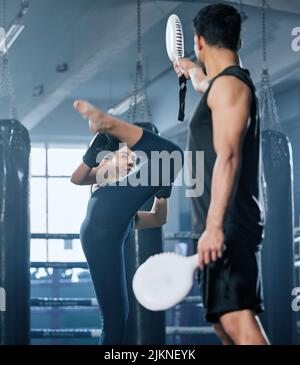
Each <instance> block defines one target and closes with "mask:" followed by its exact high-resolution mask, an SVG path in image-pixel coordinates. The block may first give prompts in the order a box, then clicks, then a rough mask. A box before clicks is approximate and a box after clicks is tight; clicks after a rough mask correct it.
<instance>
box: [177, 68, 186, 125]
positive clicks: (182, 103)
mask: <svg viewBox="0 0 300 365" xmlns="http://www.w3.org/2000/svg"><path fill="white" fill-rule="evenodd" d="M186 82H187V79H186V77H185V76H184V75H182V76H180V77H179V87H180V90H179V113H178V120H180V121H181V122H182V121H183V120H184V109H185V95H186Z"/></svg>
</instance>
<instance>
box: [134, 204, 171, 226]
mask: <svg viewBox="0 0 300 365" xmlns="http://www.w3.org/2000/svg"><path fill="white" fill-rule="evenodd" d="M167 216H168V200H167V199H163V198H161V199H158V198H155V199H154V202H153V205H152V208H151V210H150V211H149V212H145V211H139V212H137V219H136V221H135V226H134V228H135V229H145V228H155V227H161V226H162V225H164V224H166V223H167Z"/></svg>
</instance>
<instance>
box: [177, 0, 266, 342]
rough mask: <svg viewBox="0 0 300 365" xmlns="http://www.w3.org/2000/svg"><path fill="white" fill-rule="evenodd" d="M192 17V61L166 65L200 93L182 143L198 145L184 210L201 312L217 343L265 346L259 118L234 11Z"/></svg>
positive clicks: (216, 8) (210, 10) (224, 8)
mask: <svg viewBox="0 0 300 365" xmlns="http://www.w3.org/2000/svg"><path fill="white" fill-rule="evenodd" d="M193 23H194V30H195V34H194V49H195V54H196V57H197V60H198V61H199V64H200V66H199V65H198V64H195V63H193V62H191V61H190V60H188V59H185V58H181V59H179V60H178V61H177V62H176V63H175V64H174V68H175V71H176V73H177V75H178V76H181V75H182V73H184V74H185V76H186V78H188V79H191V82H192V84H193V87H194V89H195V90H196V91H198V92H201V93H203V97H202V99H201V101H200V102H199V104H198V106H197V108H196V109H195V112H194V114H193V116H192V118H191V121H190V124H189V137H188V146H189V148H188V149H189V150H190V151H192V154H193V153H195V152H196V151H204V192H203V194H202V196H200V197H195V198H192V212H193V229H194V231H195V232H196V233H199V234H200V238H199V240H198V242H197V251H198V255H199V267H200V269H201V284H202V290H203V294H202V297H203V305H204V311H205V316H206V319H207V320H208V321H209V322H211V323H212V325H213V327H214V329H215V331H216V334H217V335H218V336H219V338H220V339H221V341H222V343H223V344H253V345H254V344H255V345H258V344H261V345H265V344H268V339H267V337H266V335H265V333H264V331H263V329H262V326H261V324H260V322H259V320H258V318H257V314H258V313H260V312H262V311H263V302H262V294H261V290H262V287H261V273H260V257H259V254H260V252H259V251H260V244H261V240H262V237H263V221H262V214H261V213H262V212H261V209H260V207H259V179H260V174H259V171H260V169H259V145H260V141H259V138H260V136H259V118H258V117H257V99H256V97H255V87H254V85H253V83H252V80H251V78H250V74H249V71H248V70H246V69H243V68H241V67H240V65H239V57H238V50H239V48H240V44H241V40H240V33H241V17H240V14H239V13H238V11H237V10H236V9H235V8H234V7H232V6H229V5H224V4H217V5H211V6H208V7H205V8H203V9H202V10H201V11H200V12H199V13H198V14H197V16H196V17H195V18H194V21H193ZM192 162H193V164H192V166H193V167H192V168H193V176H196V174H195V173H194V170H195V169H196V168H197V166H195V158H193V161H192Z"/></svg>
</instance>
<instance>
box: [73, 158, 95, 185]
mask: <svg viewBox="0 0 300 365" xmlns="http://www.w3.org/2000/svg"><path fill="white" fill-rule="evenodd" d="M96 174H97V167H94V168H92V169H91V168H90V167H88V166H87V165H86V164H85V163H82V164H80V165H79V166H78V167H77V169H76V170H75V171H74V172H73V174H72V176H71V182H72V183H73V184H75V185H92V184H96V183H97V181H96Z"/></svg>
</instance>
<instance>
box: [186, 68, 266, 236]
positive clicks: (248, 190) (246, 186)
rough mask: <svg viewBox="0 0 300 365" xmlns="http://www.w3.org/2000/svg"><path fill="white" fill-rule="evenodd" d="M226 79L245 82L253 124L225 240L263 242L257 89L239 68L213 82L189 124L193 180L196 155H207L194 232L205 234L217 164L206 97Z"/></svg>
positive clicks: (194, 208) (195, 202)
mask: <svg viewBox="0 0 300 365" xmlns="http://www.w3.org/2000/svg"><path fill="white" fill-rule="evenodd" d="M224 75H230V76H235V77H237V78H238V79H240V80H241V81H243V82H245V83H246V84H247V85H248V86H249V88H250V89H251V91H252V93H253V101H252V105H251V122H250V125H249V127H248V130H247V132H246V135H245V139H244V143H243V148H242V159H241V165H240V169H239V173H238V174H237V177H236V181H235V184H236V185H235V188H234V194H233V196H232V198H231V201H230V204H229V208H228V209H227V212H226V216H225V220H224V231H225V237H226V235H227V236H229V237H230V236H231V234H235V233H236V232H237V230H238V232H239V233H241V232H242V233H243V232H244V233H246V234H247V235H248V234H249V233H252V234H253V235H254V237H255V238H256V239H258V240H261V238H262V235H263V221H262V214H261V210H260V207H259V203H258V201H259V179H260V175H259V145H260V131H259V116H258V113H257V110H258V107H257V105H258V104H257V103H258V101H257V98H256V95H255V86H254V85H253V82H252V80H251V77H250V73H249V71H248V70H246V69H243V68H241V67H239V66H230V67H228V68H226V69H225V70H224V71H223V72H221V73H220V74H219V75H217V76H216V77H215V78H213V79H212V80H210V85H209V87H208V89H207V90H206V92H205V93H204V94H203V97H202V99H201V101H200V102H199V104H198V105H197V107H196V109H195V111H194V114H193V115H192V118H191V120H190V124H189V136H188V150H189V151H191V154H192V157H193V159H192V171H191V172H192V176H193V177H195V176H196V173H195V168H196V164H195V162H196V159H195V152H196V151H204V191H203V194H202V195H201V196H200V197H195V198H192V224H193V230H194V232H196V233H199V234H201V233H202V232H203V231H204V230H205V225H206V217H207V213H208V208H209V205H210V199H211V183H212V173H213V168H214V164H215V160H216V153H215V150H214V147H213V133H212V115H211V110H210V109H209V107H208V105H207V97H208V94H209V91H210V88H211V86H212V85H213V83H214V81H215V80H216V79H217V78H218V77H220V76H224Z"/></svg>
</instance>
